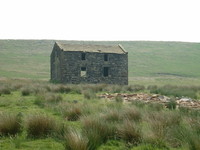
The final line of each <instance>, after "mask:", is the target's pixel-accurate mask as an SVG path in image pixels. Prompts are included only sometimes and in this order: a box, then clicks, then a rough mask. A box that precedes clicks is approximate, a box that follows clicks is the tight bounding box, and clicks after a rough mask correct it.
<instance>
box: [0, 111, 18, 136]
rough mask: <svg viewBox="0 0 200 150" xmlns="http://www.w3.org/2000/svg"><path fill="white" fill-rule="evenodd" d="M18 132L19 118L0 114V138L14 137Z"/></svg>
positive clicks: (13, 115)
mask: <svg viewBox="0 0 200 150" xmlns="http://www.w3.org/2000/svg"><path fill="white" fill-rule="evenodd" d="M20 131H21V119H20V117H18V116H17V115H15V114H10V113H0V136H8V135H16V134H17V133H20Z"/></svg>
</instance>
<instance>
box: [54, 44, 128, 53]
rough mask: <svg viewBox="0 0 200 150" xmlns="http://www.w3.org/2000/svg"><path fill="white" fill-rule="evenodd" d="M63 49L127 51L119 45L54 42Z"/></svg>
mask: <svg viewBox="0 0 200 150" xmlns="http://www.w3.org/2000/svg"><path fill="white" fill-rule="evenodd" d="M56 44H57V45H58V46H59V47H60V48H61V49H62V50H63V51H78V52H94V53H116V54H125V53H127V51H126V50H125V49H124V48H123V47H122V46H121V45H120V44H119V45H92V44H87V45H86V44H64V43H60V42H56Z"/></svg>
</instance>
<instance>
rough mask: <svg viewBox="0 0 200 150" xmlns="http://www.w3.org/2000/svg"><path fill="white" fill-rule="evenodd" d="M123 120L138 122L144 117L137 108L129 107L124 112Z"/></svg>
mask: <svg viewBox="0 0 200 150" xmlns="http://www.w3.org/2000/svg"><path fill="white" fill-rule="evenodd" d="M123 118H125V119H128V120H133V121H137V122H138V121H140V120H141V119H142V115H141V113H140V111H139V110H138V109H137V108H136V107H127V108H125V109H124V111H123Z"/></svg>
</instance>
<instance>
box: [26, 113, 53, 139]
mask: <svg viewBox="0 0 200 150" xmlns="http://www.w3.org/2000/svg"><path fill="white" fill-rule="evenodd" d="M55 122H56V121H55V120H53V119H52V118H50V117H48V116H46V115H41V114H37V115H32V116H29V117H28V118H27V120H26V130H27V134H28V136H29V137H45V136H47V135H50V134H52V133H53V132H54V131H55V129H56V124H55Z"/></svg>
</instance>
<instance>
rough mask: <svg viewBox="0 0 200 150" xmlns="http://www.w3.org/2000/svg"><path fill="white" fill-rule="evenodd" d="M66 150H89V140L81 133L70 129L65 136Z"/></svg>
mask: <svg viewBox="0 0 200 150" xmlns="http://www.w3.org/2000/svg"><path fill="white" fill-rule="evenodd" d="M65 148H66V150H88V139H87V137H85V136H84V135H83V134H82V133H81V132H80V131H78V130H75V129H70V130H69V131H68V132H67V133H66V134H65Z"/></svg>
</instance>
